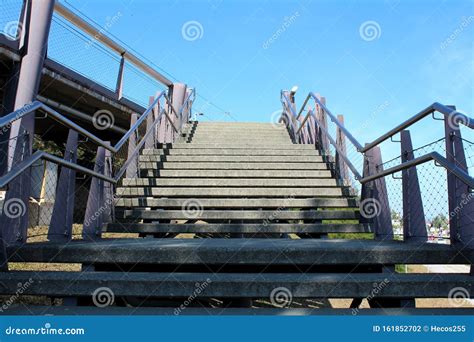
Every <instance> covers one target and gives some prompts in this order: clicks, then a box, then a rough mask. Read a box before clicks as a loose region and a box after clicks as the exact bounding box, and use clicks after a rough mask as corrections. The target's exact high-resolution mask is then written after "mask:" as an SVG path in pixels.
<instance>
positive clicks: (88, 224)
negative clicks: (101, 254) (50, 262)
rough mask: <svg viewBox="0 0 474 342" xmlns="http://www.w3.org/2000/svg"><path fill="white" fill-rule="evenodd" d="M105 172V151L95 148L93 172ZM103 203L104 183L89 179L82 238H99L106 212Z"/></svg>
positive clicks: (101, 148)
mask: <svg viewBox="0 0 474 342" xmlns="http://www.w3.org/2000/svg"><path fill="white" fill-rule="evenodd" d="M104 170H105V149H104V148H103V147H102V146H100V147H98V148H97V156H96V159H95V165H94V171H95V172H98V173H102V174H103V173H104ZM105 205H106V203H105V191H104V181H103V180H101V179H98V178H95V177H92V179H91V185H90V188H89V196H88V198H87V207H86V214H85V217H84V226H83V229H82V238H83V239H88V240H97V239H99V238H100V237H101V229H102V224H103V223H104V220H103V218H104V215H103V213H104V211H106V210H107V208H106V206H105Z"/></svg>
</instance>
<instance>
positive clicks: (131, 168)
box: [125, 113, 138, 178]
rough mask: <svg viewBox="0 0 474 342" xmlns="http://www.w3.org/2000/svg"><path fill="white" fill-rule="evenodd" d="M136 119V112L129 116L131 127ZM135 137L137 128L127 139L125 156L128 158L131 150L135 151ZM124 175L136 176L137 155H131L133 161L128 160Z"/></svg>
mask: <svg viewBox="0 0 474 342" xmlns="http://www.w3.org/2000/svg"><path fill="white" fill-rule="evenodd" d="M137 120H138V114H136V113H133V114H132V116H131V118H130V127H133V125H135V123H136V122H137ZM137 137H138V129H137V130H135V132H133V133H132V134H131V135H130V138H129V139H128V153H127V156H128V158H130V157H131V156H132V153H133V151H135V148H136V146H137ZM125 175H126V177H127V178H136V177H137V176H138V155H136V156H134V157H133V161H132V162H130V164H129V165H128V167H127V171H125Z"/></svg>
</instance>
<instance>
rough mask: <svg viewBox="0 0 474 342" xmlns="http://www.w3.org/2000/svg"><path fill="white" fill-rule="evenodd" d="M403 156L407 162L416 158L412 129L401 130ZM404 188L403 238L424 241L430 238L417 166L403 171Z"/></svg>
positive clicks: (403, 160) (403, 159)
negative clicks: (411, 134)
mask: <svg viewBox="0 0 474 342" xmlns="http://www.w3.org/2000/svg"><path fill="white" fill-rule="evenodd" d="M400 139H401V156H402V162H403V163H405V162H407V161H410V160H412V159H414V154H413V145H412V142H411V136H410V131H408V130H404V131H401V132H400ZM402 188H403V239H404V240H405V241H408V240H410V241H419V242H424V241H427V240H428V234H427V231H426V222H425V211H424V209H423V200H422V198H421V191H420V183H419V181H418V172H417V170H416V166H414V167H411V168H409V169H406V170H403V171H402Z"/></svg>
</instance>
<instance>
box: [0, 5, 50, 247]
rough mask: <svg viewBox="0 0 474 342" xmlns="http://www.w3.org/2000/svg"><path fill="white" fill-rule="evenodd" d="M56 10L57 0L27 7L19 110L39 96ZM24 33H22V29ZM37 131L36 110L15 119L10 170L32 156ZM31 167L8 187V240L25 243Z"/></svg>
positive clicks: (0, 222) (4, 223)
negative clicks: (50, 30)
mask: <svg viewBox="0 0 474 342" xmlns="http://www.w3.org/2000/svg"><path fill="white" fill-rule="evenodd" d="M53 11H54V0H44V1H31V2H28V7H27V8H25V13H26V15H25V21H24V22H25V23H26V28H23V29H26V34H25V35H24V36H23V38H22V39H24V40H23V41H24V43H25V47H26V48H25V49H23V50H22V51H23V52H24V55H23V56H22V58H21V62H20V68H19V69H20V71H19V74H18V86H17V87H16V94H15V101H14V109H20V108H22V107H23V106H25V105H27V104H28V103H31V102H32V101H34V100H35V99H36V96H37V94H38V89H39V84H40V80H41V71H42V69H43V64H44V59H45V56H46V47H47V45H48V44H47V42H48V36H49V29H50V26H51V19H52V16H53ZM22 33H23V32H22ZM34 132H35V113H31V114H30V115H27V116H25V117H23V118H22V119H20V120H16V121H15V122H13V123H12V125H11V127H10V143H9V146H8V157H7V159H8V160H7V161H8V170H10V169H11V168H12V167H14V166H15V165H16V164H17V163H20V162H21V161H23V160H25V159H26V158H28V157H29V156H30V155H31V152H32V147H33V137H34ZM29 173H30V169H29V170H28V171H25V172H24V173H23V174H21V175H20V176H18V177H17V178H15V179H14V180H13V181H12V182H11V183H10V184H9V186H8V191H7V194H6V196H5V201H4V208H3V209H4V210H3V214H2V217H1V218H0V229H4V232H3V238H4V240H5V241H6V242H7V243H13V242H15V241H22V242H25V241H26V238H27V230H28V213H29V210H28V206H29V196H30V190H31V177H30V174H29Z"/></svg>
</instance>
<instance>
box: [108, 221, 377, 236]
mask: <svg viewBox="0 0 474 342" xmlns="http://www.w3.org/2000/svg"><path fill="white" fill-rule="evenodd" d="M103 231H104V232H117V233H239V234H245V233H371V232H372V229H371V228H370V226H369V225H367V224H360V223H352V224H350V223H349V224H344V223H337V224H331V223H324V224H323V223H298V224H295V223H293V224H287V223H267V224H265V225H264V224H261V223H245V224H241V223H207V224H193V223H191V224H186V223H181V224H173V223H108V224H106V225H105V227H104V229H103Z"/></svg>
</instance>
